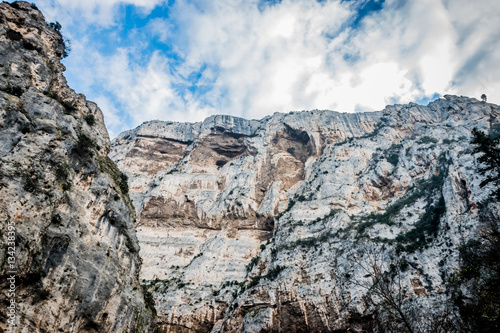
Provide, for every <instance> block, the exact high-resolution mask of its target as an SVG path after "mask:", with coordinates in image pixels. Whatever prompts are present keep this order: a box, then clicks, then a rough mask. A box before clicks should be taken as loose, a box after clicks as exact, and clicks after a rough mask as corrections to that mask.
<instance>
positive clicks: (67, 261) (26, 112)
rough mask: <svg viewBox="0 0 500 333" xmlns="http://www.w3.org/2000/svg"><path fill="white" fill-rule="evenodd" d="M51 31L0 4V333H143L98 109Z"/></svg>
mask: <svg viewBox="0 0 500 333" xmlns="http://www.w3.org/2000/svg"><path fill="white" fill-rule="evenodd" d="M58 29H59V27H58V26H57V25H52V27H49V26H48V25H47V24H46V22H45V20H44V17H43V15H42V13H41V12H40V11H38V10H37V8H36V7H35V6H34V5H31V4H29V3H27V2H15V3H13V4H9V3H6V2H4V3H1V4H0V220H1V221H2V223H1V225H0V236H1V237H2V241H1V246H0V331H1V332H4V331H5V332H7V331H8V332H26V333H32V332H47V333H48V332H50V333H53V332H129V331H131V330H134V329H136V330H138V331H140V332H147V331H148V330H149V327H150V321H151V310H149V309H147V308H146V306H145V302H144V298H143V294H142V289H141V286H140V284H139V280H138V276H139V270H140V265H141V262H140V258H139V254H138V251H139V245H138V243H137V238H136V234H135V229H134V221H135V211H134V208H133V206H132V205H131V202H130V199H129V198H128V195H127V193H126V192H127V189H126V184H123V179H122V178H121V176H120V175H121V173H120V171H119V170H118V169H117V167H116V165H115V164H114V163H113V162H112V161H111V160H110V159H109V158H108V157H107V154H108V151H109V148H110V141H109V137H108V133H107V131H106V128H105V127H104V123H103V115H102V113H101V110H100V109H99V108H98V107H97V105H96V104H94V103H92V102H89V101H87V100H86V99H85V97H84V96H83V95H78V94H76V93H75V92H74V91H73V90H71V89H70V88H68V86H67V84H66V80H65V79H64V77H63V75H62V72H63V71H64V66H63V65H62V64H61V63H60V62H59V60H60V59H61V57H62V56H63V55H64V42H63V38H62V36H61V34H60V33H59V31H58ZM11 227H14V228H13V229H12V228H11ZM12 238H13V239H15V255H11V254H10V253H9V252H11V250H10V249H11V248H9V247H7V241H8V240H9V241H10V240H12ZM9 246H11V245H9ZM12 258H15V262H14V263H13V261H12V260H11V259H12ZM12 263H13V266H11V264H12ZM11 271H15V273H14V275H15V287H16V288H15V296H11V295H9V292H10V291H11V288H10V286H11V283H10V282H11V281H10V280H7V277H11V275H12V274H13V273H11ZM12 300H14V301H15V302H16V313H15V315H14V316H13V317H10V316H8V314H11V311H10V310H8V309H7V307H8V306H10V305H11V301H12ZM12 318H14V319H12ZM11 320H13V321H14V322H13V323H12V322H11Z"/></svg>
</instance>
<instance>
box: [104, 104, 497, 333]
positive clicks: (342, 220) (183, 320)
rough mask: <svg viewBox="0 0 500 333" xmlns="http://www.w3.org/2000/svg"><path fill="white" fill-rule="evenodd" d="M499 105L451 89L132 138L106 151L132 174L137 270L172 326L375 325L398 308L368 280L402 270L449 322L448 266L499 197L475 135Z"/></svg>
mask: <svg viewBox="0 0 500 333" xmlns="http://www.w3.org/2000/svg"><path fill="white" fill-rule="evenodd" d="M499 111H500V110H499V108H498V106H496V105H492V104H487V103H483V102H479V101H477V100H475V99H470V98H466V97H456V96H445V97H444V98H442V99H439V100H436V101H435V102H432V103H430V104H429V105H428V106H420V105H417V104H409V105H394V106H388V107H386V108H385V109H384V110H383V111H380V112H372V113H358V114H345V113H338V112H332V111H304V112H291V113H288V114H280V113H276V114H274V115H272V116H269V117H266V118H264V119H262V120H259V121H257V120H245V119H241V118H235V117H231V116H214V117H210V118H208V119H206V120H205V121H203V122H200V123H193V124H188V123H175V122H162V121H151V122H147V123H144V124H143V125H141V126H139V127H137V128H135V129H133V130H130V131H127V132H124V133H122V134H120V135H119V136H118V138H117V139H116V140H115V141H114V142H113V144H112V148H111V153H110V156H111V158H112V159H113V160H114V161H115V162H116V163H117V164H118V165H119V166H120V168H122V169H123V170H124V171H125V172H126V173H127V175H128V176H129V184H130V191H131V198H132V200H133V202H134V205H135V207H136V209H137V213H138V220H137V227H138V238H139V242H140V243H141V256H142V257H143V258H144V268H143V270H142V273H141V279H142V280H143V283H145V284H146V285H147V286H148V288H149V290H150V291H152V292H153V293H154V295H155V302H156V308H157V310H158V312H159V315H160V316H161V317H162V322H163V323H164V327H165V328H167V329H168V331H169V332H206V331H210V330H212V331H213V332H268V331H283V332H285V331H286V332H294V331H314V332H324V331H335V330H345V329H351V330H353V331H363V330H367V329H369V327H370V325H373V323H374V322H375V319H376V318H375V317H377V316H378V317H377V318H380V316H384V315H385V316H388V315H390V314H387V313H385V314H384V313H382V312H381V311H379V309H378V307H377V304H369V303H367V301H366V296H367V295H368V294H369V293H370V292H373V291H372V290H373V288H370V287H371V285H370V283H373V281H375V280H376V276H375V275H377V274H378V275H380V274H389V272H393V271H394V267H403V268H404V269H399V268H398V274H395V275H394V274H393V275H392V276H397V278H398V279H399V280H400V281H401V283H398V285H400V286H401V288H400V289H397V288H396V289H397V290H398V291H399V294H398V295H399V296H401V297H400V298H401V299H404V304H403V305H404V306H405V307H407V309H408V313H410V312H412V313H417V312H418V311H421V312H422V311H424V310H425V309H430V308H432V306H434V307H435V309H436V310H435V311H434V313H427V314H426V315H429V316H430V317H433V316H434V317H435V318H440V319H443V320H448V317H447V316H448V315H449V313H447V314H445V313H444V312H443V311H444V310H443V308H442V306H441V305H442V304H445V302H443V299H445V298H446V297H445V294H446V281H447V279H448V274H450V273H451V272H452V270H453V269H456V268H457V260H458V259H457V258H458V251H457V247H458V246H459V245H460V244H461V243H462V242H464V241H465V240H467V239H469V238H471V237H474V235H475V228H476V226H477V215H478V212H479V210H478V205H477V203H478V202H479V201H481V200H482V199H484V198H486V196H487V194H486V193H485V191H484V190H483V189H480V188H479V185H478V184H479V180H478V178H477V177H478V176H477V175H476V173H475V164H474V157H473V156H472V155H471V149H470V144H469V141H470V135H471V134H470V133H471V130H472V128H474V127H478V128H480V129H483V130H486V131H489V130H491V129H493V130H498V127H499V125H498V124H499V122H500V119H499V115H500V113H499ZM375 272H378V273H377V274H375ZM391 274H392V273H391ZM378 275H377V276H378ZM393 289H394V288H393ZM395 292H396V291H395ZM373 299H377V297H374V298H373ZM412 304H415V306H413V305H412ZM424 305H426V306H424ZM419 307H420V308H419ZM434 317H433V318H434ZM436 320H438V319H436ZM395 322H397V320H396V321H395ZM417 324H418V325H420V324H421V327H424V326H422V325H424V324H422V323H420V322H419V321H418V320H415V325H417ZM396 331H397V327H396Z"/></svg>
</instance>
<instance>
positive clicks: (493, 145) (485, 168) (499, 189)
mask: <svg viewBox="0 0 500 333" xmlns="http://www.w3.org/2000/svg"><path fill="white" fill-rule="evenodd" d="M472 135H473V138H472V141H471V143H472V144H473V145H475V147H474V149H473V152H474V153H478V154H481V155H480V156H479V157H478V158H477V161H478V162H479V163H481V164H482V165H481V166H479V168H478V170H477V171H478V172H479V174H481V175H483V176H485V177H486V178H485V179H484V180H483V181H482V182H481V184H480V186H481V187H485V186H486V185H488V184H490V183H491V184H493V187H494V189H493V192H492V196H493V198H494V199H496V200H497V201H500V137H493V136H492V135H487V134H485V133H483V132H482V131H480V130H478V129H477V128H474V129H473V130H472Z"/></svg>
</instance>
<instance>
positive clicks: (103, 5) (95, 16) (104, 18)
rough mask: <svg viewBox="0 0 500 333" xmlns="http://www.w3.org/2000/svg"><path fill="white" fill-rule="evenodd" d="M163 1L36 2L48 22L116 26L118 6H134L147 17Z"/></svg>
mask: <svg viewBox="0 0 500 333" xmlns="http://www.w3.org/2000/svg"><path fill="white" fill-rule="evenodd" d="M164 2H165V0H84V1H75V0H38V1H36V4H37V6H39V7H40V9H42V10H43V12H44V13H45V15H46V16H47V18H48V19H49V20H53V21H55V20H56V18H57V20H58V21H60V22H61V23H63V22H64V23H65V24H71V23H72V21H73V22H74V21H77V22H81V21H82V20H84V21H86V22H87V23H89V24H98V25H100V26H111V25H114V24H116V19H117V14H118V13H117V9H118V6H119V5H134V6H137V7H138V8H139V9H140V10H142V11H143V13H144V15H147V14H148V13H149V12H150V11H151V10H152V9H153V8H154V7H155V6H157V5H160V4H162V3H164Z"/></svg>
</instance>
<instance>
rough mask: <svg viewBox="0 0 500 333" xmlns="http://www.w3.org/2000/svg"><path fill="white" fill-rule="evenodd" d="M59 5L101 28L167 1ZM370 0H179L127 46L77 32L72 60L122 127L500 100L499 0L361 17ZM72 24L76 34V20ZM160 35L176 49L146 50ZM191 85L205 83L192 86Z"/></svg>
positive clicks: (427, 1) (403, 7) (402, 7)
mask: <svg viewBox="0 0 500 333" xmlns="http://www.w3.org/2000/svg"><path fill="white" fill-rule="evenodd" d="M42 2H44V3H49V0H43V1H42ZM56 3H58V6H55V7H54V6H52V5H48V4H46V6H47V8H48V9H47V10H48V11H49V12H50V11H51V10H52V11H55V12H57V10H59V11H60V12H64V13H70V14H68V15H69V17H71V15H74V14H75V13H76V12H81V13H82V14H81V17H80V19H81V22H86V24H87V25H88V26H92V25H94V26H97V27H100V26H109V25H110V24H117V25H118V26H119V25H120V21H119V20H120V11H119V8H120V6H119V4H124V3H128V4H135V5H138V6H142V7H141V8H142V9H143V11H144V13H145V14H144V15H146V13H147V12H148V11H150V10H152V8H154V6H155V5H158V4H160V3H163V1H161V0H127V1H118V0H107V1H97V0H91V1H87V2H73V1H70V0H56ZM360 3H361V4H360ZM362 4H363V2H347V1H343V2H341V1H337V0H332V1H325V2H321V3H319V2H316V1H308V0H283V1H282V2H281V3H280V4H276V5H272V6H264V7H260V8H259V1H257V0H252V1H243V0H234V1H229V0H219V1H209V0H192V1H188V0H178V1H176V2H175V3H174V4H173V5H172V6H171V8H170V10H169V18H168V19H162V18H157V17H156V18H154V19H152V20H150V21H149V23H148V24H147V25H146V26H145V28H143V29H142V30H141V29H139V28H137V29H136V30H134V31H133V32H130V33H129V36H128V38H129V40H128V43H129V44H128V46H127V47H125V48H122V49H117V50H115V51H114V52H112V54H108V55H103V54H101V53H100V52H99V51H98V50H99V48H98V47H97V43H98V42H99V41H95V40H93V38H92V36H88V37H87V38H81V39H80V40H76V41H75V40H74V41H73V42H74V44H73V52H72V55H71V56H70V58H68V59H67V62H66V64H67V66H68V68H69V72H70V73H71V74H72V78H73V79H75V80H79V84H80V87H81V89H83V90H84V91H82V92H84V93H87V89H88V91H90V93H91V94H92V91H93V90H94V89H95V87H96V85H97V86H99V87H102V88H103V89H104V90H106V93H107V95H106V96H105V98H104V94H103V93H102V92H99V93H94V95H95V96H97V97H98V98H99V99H100V101H102V102H103V103H105V104H106V109H108V110H110V111H109V112H108V113H107V115H106V119H107V121H108V125H110V126H111V127H113V131H120V130H124V129H126V128H127V127H132V126H136V125H138V124H139V123H140V122H142V121H145V120H150V119H155V118H158V119H168V120H179V121H199V120H202V119H203V118H204V117H206V116H208V115H210V114H214V113H226V114H233V115H237V116H244V117H247V118H260V117H263V116H265V115H267V114H270V113H273V112H275V111H283V112H286V111H289V110H302V109H314V108H318V109H335V110H339V111H349V112H353V111H360V110H380V109H382V108H383V107H384V106H385V105H386V104H390V103H392V102H393V101H399V102H410V101H415V100H418V99H421V98H424V97H430V96H432V95H434V94H435V93H438V94H445V93H457V94H464V95H470V96H473V97H479V96H480V95H481V94H482V93H483V92H484V93H486V94H487V95H488V99H489V100H490V101H492V102H496V103H499V102H500V100H498V98H500V97H496V96H499V94H498V92H499V91H500V69H499V68H498V63H499V60H500V59H499V57H500V56H499V54H500V52H499V51H500V21H499V20H497V19H496V18H498V17H500V3H499V2H497V1H495V0H491V1H490V0H483V1H476V2H470V1H467V0H453V1H452V0H441V1H438V0H420V1H407V2H403V3H401V2H400V1H397V0H387V1H385V3H384V4H383V8H382V10H380V11H376V12H373V13H371V14H370V15H368V16H366V17H364V18H363V20H362V21H360V22H359V24H358V25H357V26H356V27H352V26H351V24H352V22H354V21H355V19H356V15H357V11H358V9H359V6H361V5H362ZM54 8H56V9H54ZM44 11H45V10H44ZM71 13H73V14H71ZM66 17H67V16H66ZM67 24H69V26H68V31H69V32H70V34H71V32H72V31H73V30H72V29H76V27H73V28H72V27H71V24H73V23H71V22H69V21H68V23H67ZM63 26H65V25H64V24H63ZM84 27H85V26H83V28H81V27H80V29H84ZM80 32H81V30H80ZM110 33H112V32H110ZM151 36H155V38H156V39H157V40H158V41H160V42H162V43H164V44H165V45H168V46H169V48H170V50H171V52H174V53H176V55H177V58H176V59H175V60H172V59H169V58H168V57H167V56H166V53H162V52H153V53H152V56H151V57H150V58H148V59H144V55H143V53H142V52H143V51H144V49H145V48H147V47H148V42H149V40H148V39H147V38H151ZM70 37H71V36H70ZM115 38H123V36H119V35H118V33H116V36H115ZM75 42H76V43H75ZM75 69H78V70H75ZM193 75H194V76H196V75H198V76H199V79H198V80H197V81H195V82H191V81H190V80H191V79H190V78H192V77H193ZM77 76H78V77H77ZM191 85H194V86H195V88H196V89H194V90H187V88H188V87H190V86H191ZM105 114H106V113H105ZM118 117H119V118H120V119H118Z"/></svg>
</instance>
